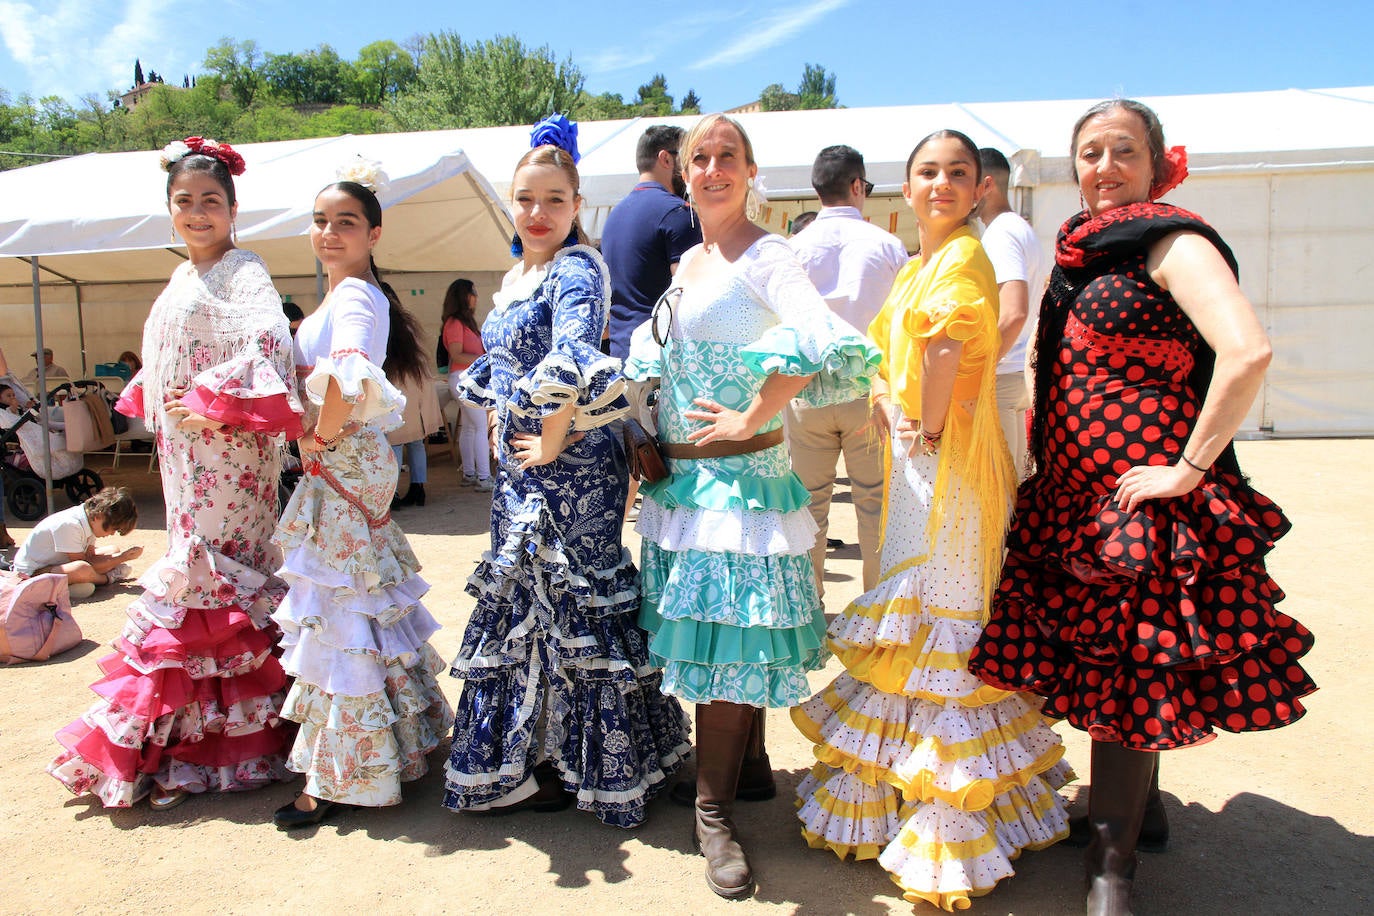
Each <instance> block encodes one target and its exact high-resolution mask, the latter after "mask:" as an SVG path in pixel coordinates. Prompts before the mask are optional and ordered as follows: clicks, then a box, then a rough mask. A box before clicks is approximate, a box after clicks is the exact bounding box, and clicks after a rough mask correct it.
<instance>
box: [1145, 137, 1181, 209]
mask: <svg viewBox="0 0 1374 916" xmlns="http://www.w3.org/2000/svg"><path fill="white" fill-rule="evenodd" d="M1164 161H1165V162H1167V163H1168V164H1169V168H1168V171H1167V172H1166V173H1165V175H1164V178H1163V179H1161V180H1160V181H1159V183H1158V184H1155V185H1152V186H1151V187H1150V200H1159V198H1161V197H1163V196H1164V195H1165V194H1168V193H1169V192H1170V191H1172V190H1173V189H1174V188H1176V187H1178V186H1179V185H1181V184H1182V183H1183V179H1185V178H1187V177H1188V151H1187V150H1185V149H1184V148H1183V147H1181V146H1171V147H1169V151H1168V152H1166V153H1165V154H1164Z"/></svg>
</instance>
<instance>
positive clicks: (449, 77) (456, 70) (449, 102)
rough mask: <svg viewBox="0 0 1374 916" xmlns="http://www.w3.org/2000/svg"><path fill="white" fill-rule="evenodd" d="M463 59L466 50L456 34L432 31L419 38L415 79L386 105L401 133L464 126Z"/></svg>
mask: <svg viewBox="0 0 1374 916" xmlns="http://www.w3.org/2000/svg"><path fill="white" fill-rule="evenodd" d="M466 59H467V48H466V47H465V46H464V44H463V39H462V38H461V37H460V36H459V35H458V33H457V32H435V33H434V34H432V35H426V36H425V37H424V38H423V39H422V42H421V46H420V53H419V64H418V66H417V67H416V71H415V79H414V80H413V81H412V82H411V83H410V85H409V88H408V89H407V90H406V91H404V92H400V93H397V94H396V96H395V97H393V98H392V100H391V103H390V104H389V105H388V106H387V110H388V111H389V112H390V114H391V116H392V117H393V118H394V119H395V120H396V123H397V125H398V126H399V127H400V128H401V129H402V130H434V129H436V128H442V127H460V126H463V125H462V124H461V119H462V113H463V102H464V99H465V97H466V87H465V86H464V85H463V64H464V61H465V60H466Z"/></svg>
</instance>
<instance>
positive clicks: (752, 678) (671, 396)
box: [626, 236, 879, 706]
mask: <svg viewBox="0 0 1374 916" xmlns="http://www.w3.org/2000/svg"><path fill="white" fill-rule="evenodd" d="M699 252H700V249H694V250H693V252H689V253H688V255H687V257H685V258H684V259H683V263H684V264H686V263H688V260H689V259H690V258H691V257H693V256H694V255H696V254H699ZM732 270H733V272H732V274H731V275H730V276H729V277H727V278H726V279H725V280H724V281H723V282H720V281H713V282H710V283H704V284H701V285H700V286H698V287H691V286H686V287H675V288H674V290H670V291H669V293H668V296H667V297H666V301H667V302H668V303H669V304H670V307H671V315H669V314H668V311H667V310H666V309H665V310H662V311H661V312H660V316H659V318H660V322H659V330H660V335H663V334H666V335H667V345H666V346H665V347H660V346H659V344H658V343H657V342H656V341H655V340H654V339H653V337H652V335H651V329H650V325H648V324H646V325H645V326H643V327H641V328H640V329H639V330H638V331H636V333H635V335H634V338H633V340H632V343H631V350H630V358H629V360H628V361H627V363H626V375H627V376H629V377H632V378H638V379H644V378H651V377H658V378H660V379H661V383H660V384H661V388H660V393H659V402H658V434H659V438H660V439H662V440H664V441H668V442H686V441H688V440H687V437H688V436H689V435H690V434H691V433H692V432H693V431H695V430H697V429H699V428H701V427H702V426H703V425H704V424H703V423H702V422H701V421H697V420H689V419H688V418H687V417H686V416H684V414H685V412H686V411H688V410H691V409H693V406H694V405H693V401H694V399H696V398H709V399H711V400H713V401H716V402H718V403H720V404H722V405H724V406H725V407H727V408H731V409H737V410H738V409H743V408H745V407H746V406H748V404H749V403H750V402H751V401H752V400H753V399H754V397H755V396H757V395H758V393H759V390H760V389H761V388H762V387H763V384H764V382H765V381H766V379H767V377H768V375H770V374H772V373H775V372H778V373H782V374H784V375H813V374H814V376H815V377H814V378H813V379H812V380H811V382H810V383H809V384H808V386H807V390H806V391H805V392H804V393H803V394H802V395H801V397H802V399H803V400H806V401H808V402H813V403H833V402H836V401H842V400H852V399H854V398H856V397H862V396H863V395H865V394H866V393H867V392H868V388H869V384H870V379H871V377H872V376H873V375H874V374H876V372H877V366H878V359H879V357H878V354H877V351H876V349H875V348H873V347H872V346H871V345H870V344H869V343H868V342H867V341H865V340H864V338H863V337H862V336H861V335H860V334H859V333H858V332H857V331H856V330H854V329H853V328H852V327H850V326H849V325H847V324H845V323H844V322H843V321H840V320H839V319H838V318H836V317H835V316H834V314H833V313H831V311H830V309H829V308H828V307H827V306H826V304H825V300H823V299H822V298H821V297H820V294H819V293H817V292H816V290H815V287H813V286H812V285H811V283H810V281H809V280H807V279H806V275H805V273H803V272H802V269H801V266H800V265H799V264H798V263H797V261H796V259H795V257H794V256H793V254H792V252H791V249H789V248H788V247H787V245H786V243H785V242H783V241H782V240H781V239H779V238H778V237H777V236H767V237H765V238H763V239H760V240H759V241H758V242H756V243H755V244H754V245H753V247H751V248H750V249H749V250H748V251H746V252H745V253H744V254H743V255H742V256H741V257H740V258H739V259H738V260H737V261H736V262H735V264H734V265H733V266H732ZM687 273H689V272H686V271H679V274H678V276H684V275H686V274H687ZM781 425H782V418H781V416H775V417H773V418H771V419H769V420H768V421H767V422H766V423H764V424H763V426H762V427H760V429H759V430H758V432H768V431H770V430H774V429H777V428H778V427H780V426H781ZM669 471H670V476H669V477H668V478H667V479H666V480H663V481H659V482H658V483H655V484H650V485H646V486H645V487H644V488H643V490H642V492H643V494H644V497H645V500H646V503H645V506H644V508H643V509H642V510H641V513H640V521H639V525H638V530H639V533H640V535H641V536H642V538H643V547H642V556H641V564H640V565H641V569H642V581H641V588H642V598H641V601H642V604H641V611H640V618H639V621H640V625H641V626H642V627H643V628H644V629H645V630H647V631H648V632H649V633H650V641H649V652H650V657H651V660H652V661H653V662H654V663H655V664H659V665H662V667H663V690H664V691H665V692H667V693H670V694H673V695H675V696H678V697H682V698H684V699H687V700H691V701H693V702H698V703H703V702H710V701H712V700H726V701H730V702H734V703H747V704H750V705H754V706H792V705H795V704H796V703H798V702H800V701H801V700H802V699H804V698H805V697H807V696H808V695H809V694H810V690H809V688H808V686H807V683H806V673H807V672H808V671H812V670H815V669H817V668H819V667H821V666H822V665H824V663H825V659H826V657H827V652H826V649H825V616H824V609H823V607H822V605H821V602H820V596H819V594H818V592H817V590H816V581H815V573H814V571H813V569H812V566H811V557H810V549H811V546H812V544H813V543H814V540H815V533H816V526H815V522H814V521H812V519H811V515H810V513H809V512H808V511H807V509H806V505H807V503H808V502H809V499H810V497H809V494H808V493H807V491H806V488H805V487H804V486H803V485H802V483H801V481H800V480H798V479H797V476H796V475H795V474H793V473H792V470H791V464H790V461H789V459H788V454H787V448H786V446H785V445H777V446H773V447H772V448H767V449H762V450H760V451H757V452H751V453H749V454H745V455H733V456H729V457H724V458H703V459H670V461H669ZM722 545H734V549H726V548H724V547H723V546H722Z"/></svg>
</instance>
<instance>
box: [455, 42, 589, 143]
mask: <svg viewBox="0 0 1374 916" xmlns="http://www.w3.org/2000/svg"><path fill="white" fill-rule="evenodd" d="M463 70H464V75H465V78H466V79H467V80H468V81H469V83H470V85H471V87H472V88H471V92H470V94H469V97H468V100H467V104H466V105H465V106H464V109H465V110H464V114H465V117H464V121H466V123H465V124H463V125H462V126H464V127H492V126H495V125H499V124H533V123H534V122H535V121H537V120H539V119H540V118H542V117H544V116H545V115H547V114H551V113H553V112H556V111H570V110H571V109H572V106H573V105H574V103H576V101H577V97H578V93H580V92H581V91H582V84H583V77H582V71H581V70H579V69H578V68H577V67H576V66H575V65H574V64H573V62H572V58H566V59H565V60H563V61H561V62H560V61H557V60H555V59H554V56H553V51H551V50H550V49H549V46H548V45H543V46H542V47H539V48H527V47H525V45H524V43H523V42H521V41H520V39H518V38H516V37H515V36H514V35H498V36H496V37H495V38H493V39H491V40H489V41H484V42H481V43H480V44H475V45H472V46H470V47H469V48H468V53H467V58H466V61H465V64H464V67H463Z"/></svg>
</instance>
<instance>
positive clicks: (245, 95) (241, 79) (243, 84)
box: [203, 37, 263, 108]
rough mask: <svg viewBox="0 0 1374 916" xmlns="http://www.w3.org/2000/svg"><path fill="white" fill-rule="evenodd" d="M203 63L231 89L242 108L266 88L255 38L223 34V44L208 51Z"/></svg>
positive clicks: (221, 42)
mask: <svg viewBox="0 0 1374 916" xmlns="http://www.w3.org/2000/svg"><path fill="white" fill-rule="evenodd" d="M203 66H204V67H205V69H206V70H208V71H209V72H210V73H211V74H213V75H214V77H215V78H216V80H218V81H219V82H220V83H221V84H222V85H223V86H224V87H225V88H226V89H228V90H229V93H230V94H231V95H232V96H233V97H234V101H235V102H237V103H238V104H239V107H241V108H247V107H248V106H249V105H252V104H253V100H254V99H255V98H257V95H258V90H259V89H261V88H262V82H263V80H262V55H261V54H259V53H258V43H257V42H256V41H253V40H252V39H249V40H248V41H239V42H236V41H234V40H233V39H232V38H228V37H225V38H221V39H220V42H219V44H217V45H215V46H214V47H213V48H211V49H209V50H208V51H206V52H205V62H204V64H203Z"/></svg>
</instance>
